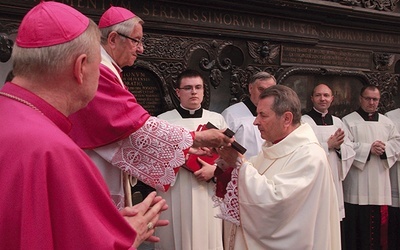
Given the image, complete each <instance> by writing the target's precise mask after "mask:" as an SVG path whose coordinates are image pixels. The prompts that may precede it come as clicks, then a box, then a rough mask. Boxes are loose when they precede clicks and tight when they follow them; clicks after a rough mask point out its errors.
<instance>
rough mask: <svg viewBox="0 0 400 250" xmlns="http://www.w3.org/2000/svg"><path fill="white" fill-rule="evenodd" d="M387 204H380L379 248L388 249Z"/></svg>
mask: <svg viewBox="0 0 400 250" xmlns="http://www.w3.org/2000/svg"><path fill="white" fill-rule="evenodd" d="M388 217H389V214H388V206H386V205H384V206H381V239H380V241H381V250H386V249H388Z"/></svg>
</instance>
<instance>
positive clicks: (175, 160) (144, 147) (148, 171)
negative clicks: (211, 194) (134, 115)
mask: <svg viewBox="0 0 400 250" xmlns="http://www.w3.org/2000/svg"><path fill="white" fill-rule="evenodd" d="M192 145H193V138H192V136H191V134H190V132H189V131H188V130H186V129H185V128H183V127H180V126H176V125H172V124H169V123H167V122H166V121H163V120H160V119H157V118H156V117H150V118H149V119H148V120H147V121H146V123H145V124H144V125H143V126H142V127H141V128H140V129H139V130H137V131H136V132H134V133H133V134H131V135H130V136H129V137H128V138H127V139H125V140H123V142H122V145H121V147H120V148H119V150H118V152H117V153H116V154H115V155H114V156H113V158H112V160H111V163H112V165H114V166H116V167H118V168H120V169H122V170H123V171H125V172H127V173H129V174H130V175H132V176H134V177H136V178H138V179H139V180H140V181H142V182H144V183H146V184H147V185H149V186H151V187H153V188H156V189H157V190H161V191H167V190H168V188H169V186H170V184H171V183H173V182H174V181H175V177H176V173H177V172H178V168H179V167H180V166H182V165H183V164H184V163H185V154H184V152H183V151H184V150H185V149H187V148H189V147H190V146H192Z"/></svg>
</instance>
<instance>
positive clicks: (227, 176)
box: [214, 167, 233, 198]
mask: <svg viewBox="0 0 400 250" xmlns="http://www.w3.org/2000/svg"><path fill="white" fill-rule="evenodd" d="M232 171H233V167H230V168H228V169H227V170H225V171H222V170H221V169H220V168H218V167H217V168H216V169H215V172H214V176H215V177H216V178H217V184H216V190H215V195H216V196H217V197H219V198H224V196H225V194H226V187H227V186H228V183H229V182H230V181H231V175H232Z"/></svg>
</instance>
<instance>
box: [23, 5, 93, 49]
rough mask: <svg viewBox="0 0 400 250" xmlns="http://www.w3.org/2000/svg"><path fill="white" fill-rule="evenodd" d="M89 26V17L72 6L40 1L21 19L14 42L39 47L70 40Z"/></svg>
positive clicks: (24, 45)
mask: <svg viewBox="0 0 400 250" xmlns="http://www.w3.org/2000/svg"><path fill="white" fill-rule="evenodd" d="M88 26H89V19H88V18H87V17H86V16H84V15H83V14H82V13H80V12H79V11H77V10H75V9H74V8H72V7H70V6H68V5H65V4H62V3H57V2H41V3H39V4H38V5H37V6H35V7H34V8H32V9H31V10H30V11H29V12H28V13H27V14H26V15H25V17H24V18H23V19H22V22H21V25H20V26H19V29H18V34H17V38H16V44H17V45H18V46H19V47H21V48H41V47H48V46H53V45H57V44H62V43H66V42H69V41H72V40H73V39H75V38H77V37H78V36H79V35H81V34H82V33H83V32H84V31H85V30H86V29H87V27H88Z"/></svg>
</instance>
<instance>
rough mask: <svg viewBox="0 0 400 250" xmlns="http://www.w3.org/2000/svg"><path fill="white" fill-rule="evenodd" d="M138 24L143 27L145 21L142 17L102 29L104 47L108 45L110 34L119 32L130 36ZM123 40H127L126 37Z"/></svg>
mask: <svg viewBox="0 0 400 250" xmlns="http://www.w3.org/2000/svg"><path fill="white" fill-rule="evenodd" d="M138 23H139V24H141V25H143V24H144V21H143V20H142V19H141V18H140V17H138V16H135V17H133V18H131V19H128V20H126V21H123V22H120V23H117V24H114V25H112V26H109V27H105V28H101V29H100V32H101V44H102V45H106V44H107V39H108V35H110V33H111V32H112V31H115V32H118V33H121V34H123V35H127V36H128V35H129V34H131V33H132V31H133V28H135V25H136V24H138ZM123 38H124V39H125V37H123Z"/></svg>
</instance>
